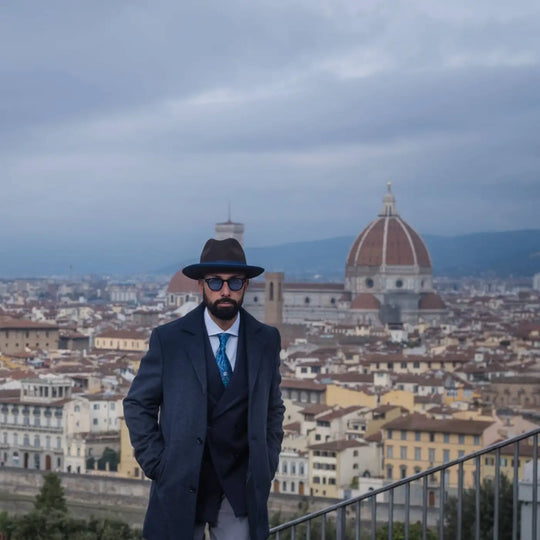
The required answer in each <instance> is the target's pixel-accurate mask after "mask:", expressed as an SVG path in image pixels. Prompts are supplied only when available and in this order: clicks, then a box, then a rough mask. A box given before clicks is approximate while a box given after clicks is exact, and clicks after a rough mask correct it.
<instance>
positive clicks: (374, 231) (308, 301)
mask: <svg viewBox="0 0 540 540" xmlns="http://www.w3.org/2000/svg"><path fill="white" fill-rule="evenodd" d="M243 232H244V226H243V224H241V223H234V222H232V221H231V220H230V219H229V220H228V221H226V222H224V223H218V224H216V234H215V237H216V238H218V239H223V238H226V237H235V238H237V239H238V240H239V241H240V242H241V243H242V236H243ZM200 300H201V299H200V295H199V291H198V288H197V282H196V281H193V280H191V279H189V278H187V277H186V276H184V275H183V274H182V272H181V271H179V272H177V273H176V274H175V275H174V276H173V278H172V279H171V281H170V283H169V286H168V289H167V303H168V305H169V307H177V308H179V309H178V311H179V313H180V314H183V313H184V312H187V311H189V310H190V309H192V308H193V307H195V305H197V304H198V303H199V302H200ZM244 307H245V308H246V309H247V310H248V311H249V312H250V313H252V314H253V315H254V316H255V317H257V318H258V319H260V320H263V321H265V322H267V323H268V324H273V325H279V324H282V323H302V322H305V321H329V322H338V323H344V324H367V325H402V324H410V325H414V324H418V323H419V322H422V321H425V322H436V321H440V320H441V318H442V317H444V314H445V305H444V302H443V301H442V299H441V298H440V296H439V295H438V294H437V293H436V291H435V290H434V287H433V266H432V263H431V257H430V255H429V252H428V250H427V247H426V245H425V243H424V241H423V240H422V238H421V237H420V235H419V234H418V233H417V232H416V231H415V230H414V229H413V228H412V227H411V226H410V225H409V224H408V223H407V222H406V221H405V220H404V219H402V218H401V217H400V215H399V214H398V213H397V210H396V200H395V197H394V194H393V193H392V190H391V186H390V184H388V189H387V192H386V194H385V195H384V198H383V205H382V209H381V211H380V212H379V215H378V216H377V217H376V218H375V219H374V220H373V221H372V222H371V223H369V224H368V225H367V226H366V227H365V228H364V230H363V231H362V232H360V234H359V235H358V236H357V238H356V240H355V241H354V242H353V244H352V246H351V248H350V251H349V254H348V256H347V260H346V261H345V281H344V282H343V283H307V282H306V283H294V282H288V281H286V275H285V274H284V273H282V272H266V273H265V274H264V281H252V282H250V285H249V289H248V291H247V292H246V296H245V299H244Z"/></svg>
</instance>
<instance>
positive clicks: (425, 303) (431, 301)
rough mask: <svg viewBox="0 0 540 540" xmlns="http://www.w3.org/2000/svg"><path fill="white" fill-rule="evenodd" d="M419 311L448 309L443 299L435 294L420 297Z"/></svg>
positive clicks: (430, 293)
mask: <svg viewBox="0 0 540 540" xmlns="http://www.w3.org/2000/svg"><path fill="white" fill-rule="evenodd" d="M418 308H419V309H446V304H445V303H444V302H443V300H442V298H441V297H440V296H439V295H438V294H437V293H434V292H429V293H422V294H421V295H420V302H419V303H418Z"/></svg>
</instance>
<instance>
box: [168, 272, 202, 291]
mask: <svg viewBox="0 0 540 540" xmlns="http://www.w3.org/2000/svg"><path fill="white" fill-rule="evenodd" d="M167 292H168V293H172V294H187V293H191V294H198V293H199V285H198V282H197V280H196V279H191V278H188V277H187V276H185V275H184V274H183V273H182V270H179V271H178V272H176V274H174V276H173V277H172V279H171V281H169V286H168V287H167Z"/></svg>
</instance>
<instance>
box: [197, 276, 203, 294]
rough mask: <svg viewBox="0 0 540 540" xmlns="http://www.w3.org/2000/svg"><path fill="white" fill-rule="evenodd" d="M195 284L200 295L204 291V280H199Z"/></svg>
mask: <svg viewBox="0 0 540 540" xmlns="http://www.w3.org/2000/svg"><path fill="white" fill-rule="evenodd" d="M197 284H198V285H199V292H200V293H201V294H202V293H203V290H204V279H199V280H198V281H197Z"/></svg>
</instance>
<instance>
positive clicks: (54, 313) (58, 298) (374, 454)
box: [0, 184, 540, 538]
mask: <svg viewBox="0 0 540 540" xmlns="http://www.w3.org/2000/svg"><path fill="white" fill-rule="evenodd" d="M373 217H374V219H373V220H372V221H370V222H366V223H365V226H364V228H363V229H362V230H361V231H359V233H358V236H357V238H356V240H355V241H354V242H353V244H352V245H351V247H350V251H349V254H348V257H347V260H346V261H343V267H344V281H342V282H328V283H321V282H320V281H317V282H307V281H306V282H296V281H289V280H288V279H287V274H286V273H285V272H284V271H279V270H278V269H271V271H267V272H266V273H265V274H264V278H263V279H260V280H255V281H253V282H252V283H250V285H249V288H248V292H247V293H246V297H245V300H244V307H245V308H246V309H247V310H248V311H249V312H250V313H252V314H253V315H254V316H255V317H257V318H259V319H260V320H262V321H265V322H267V323H268V324H271V325H274V326H277V327H278V328H279V329H280V332H281V336H282V352H281V376H282V382H281V391H282V396H283V399H284V402H285V405H286V413H285V421H284V431H285V437H284V440H283V445H282V451H281V455H280V460H279V466H278V470H277V473H276V475H275V478H274V480H273V484H272V490H271V495H270V501H269V508H270V511H271V514H272V513H273V514H274V515H279V516H281V518H282V519H281V521H286V519H287V518H291V517H293V516H294V515H295V511H294V509H299V508H304V509H305V508H308V507H309V508H310V509H313V508H319V509H320V508H324V507H325V506H329V505H331V504H332V503H334V502H336V501H340V500H345V499H350V498H352V497H357V496H361V495H362V494H365V493H366V492H368V491H370V490H371V491H373V490H377V489H380V488H383V487H384V486H386V485H388V484H391V483H392V482H395V481H396V480H402V479H405V478H407V477H409V476H412V475H415V474H419V473H421V472H422V471H425V470H428V469H430V468H432V467H435V466H438V465H443V464H445V463H448V462H451V461H452V460H456V459H460V458H463V457H464V456H466V455H469V454H471V453H474V452H476V451H478V450H481V449H485V448H487V447H489V446H490V445H493V444H495V443H498V442H501V441H503V440H505V439H509V438H512V437H515V436H518V435H521V434H524V433H527V432H530V431H532V430H535V429H538V428H539V427H540V316H539V314H540V273H537V274H535V275H530V276H520V277H519V279H516V277H515V276H508V278H507V279H502V278H497V279H494V278H492V279H489V278H482V277H474V278H473V277H466V276H463V277H461V278H456V277H453V278H451V279H450V278H448V277H445V276H442V275H441V276H437V275H434V274H433V262H432V260H431V255H430V253H429V251H428V249H427V247H426V244H425V243H424V241H423V239H422V237H421V236H420V235H419V234H418V233H417V232H416V231H415V229H414V224H409V223H408V222H406V221H405V220H404V219H402V218H401V217H400V214H399V213H398V210H397V203H396V198H395V196H394V194H393V192H392V188H391V186H390V184H389V185H388V186H387V189H386V193H384V197H383V200H382V207H381V208H379V209H377V208H376V207H375V208H374V209H373ZM243 234H244V225H243V224H242V223H237V222H233V221H231V220H230V219H229V220H228V221H225V222H221V223H217V224H216V225H215V238H217V239H223V238H228V237H235V238H237V239H238V240H239V241H240V242H242V241H243ZM321 256H323V257H324V254H321ZM201 300H202V299H201V296H200V293H199V290H198V287H197V282H196V281H194V280H191V279H189V278H187V277H186V276H184V275H183V274H182V273H181V272H180V270H178V272H176V273H174V274H172V275H170V276H169V277H168V278H155V279H151V280H150V279H149V280H147V281H142V280H140V281H137V280H133V279H131V280H123V281H122V280H118V279H113V278H111V277H107V276H98V275H92V276H87V277H83V278H77V279H70V278H66V277H64V278H47V277H44V278H32V279H2V280H0V351H1V356H0V419H1V423H0V426H1V428H0V458H1V466H2V467H1V472H0V474H1V475H2V486H3V488H2V490H0V510H5V511H8V512H15V513H21V512H25V511H28V510H29V509H30V508H31V500H32V497H33V496H34V495H35V494H36V493H37V489H38V486H39V482H38V481H37V480H36V478H37V477H39V476H40V475H41V474H43V473H47V472H54V473H57V474H58V475H59V476H60V477H61V479H62V483H63V485H64V488H65V492H66V498H67V502H68V505H77V507H78V508H79V511H80V512H82V513H83V514H84V513H85V512H86V513H87V514H88V515H93V514H94V513H98V514H99V513H101V514H102V515H108V514H109V515H110V514H114V515H115V516H117V517H118V516H120V517H121V518H123V519H124V520H126V521H129V522H130V523H131V524H132V525H136V526H139V527H140V526H141V525H142V519H143V516H144V510H145V504H146V499H147V496H148V489H149V485H150V482H149V481H148V479H146V478H145V477H144V474H143V473H142V471H141V469H140V467H139V465H138V464H137V462H136V460H135V458H134V456H133V450H132V448H131V445H130V442H129V437H128V434H127V429H126V426H125V424H124V422H123V409H122V400H123V398H124V397H125V395H126V393H127V390H128V388H129V385H130V382H131V381H132V379H133V377H134V375H135V374H136V372H137V370H138V366H139V362H140V359H141V357H142V355H144V353H145V352H146V350H147V348H148V343H149V336H150V331H151V329H152V328H153V327H155V326H156V325H159V324H163V323H165V322H168V321H170V320H173V319H175V318H177V317H180V316H183V315H185V314H186V313H188V312H189V311H190V310H192V309H193V308H194V307H196V306H197V305H198V304H199V303H200V302H201ZM509 452H510V454H511V455H508V454H507V453H505V452H504V451H502V452H501V455H500V456H499V457H500V458H501V459H500V463H499V461H498V464H497V466H496V467H495V460H494V458H493V457H492V456H488V457H484V458H483V460H482V463H481V468H480V471H481V477H480V480H481V481H484V480H489V479H493V478H494V476H495V468H497V475H498V474H501V475H505V476H506V477H507V478H508V480H510V481H511V480H512V478H513V474H514V472H513V471H514V469H515V468H516V466H515V465H514V460H513V457H514V454H513V452H514V450H513V448H511V450H509ZM534 455H536V454H535V453H534V447H533V439H530V440H529V439H527V440H525V441H523V443H520V448H519V463H518V465H517V470H518V475H519V479H520V480H522V479H523V478H524V477H525V476H526V474H525V471H526V468H527V466H528V465H527V464H530V463H531V460H532V458H533V456H534ZM476 471H477V469H476V468H475V467H474V466H473V463H466V464H465V465H464V467H463V471H462V473H463V476H462V478H461V479H460V478H459V477H458V472H457V470H452V471H447V473H445V475H446V476H445V488H446V489H447V490H448V491H449V493H452V490H455V489H456V488H457V486H458V484H459V483H460V482H461V483H462V487H464V488H465V489H467V488H472V487H474V485H475V481H476V475H477V472H476ZM104 482H106V483H105V484H104ZM439 489H440V484H438V483H437V481H436V480H434V479H433V483H432V484H431V483H430V484H429V489H428V490H427V498H428V501H429V506H431V507H433V508H438V507H439V506H440V499H439V496H440V492H439ZM380 501H381V503H383V502H384V497H383V498H381V499H380ZM81 508H82V510H81ZM291 509H293V510H291ZM304 513H305V512H304ZM276 524H277V523H274V525H276ZM523 537H524V538H525V536H523Z"/></svg>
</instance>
